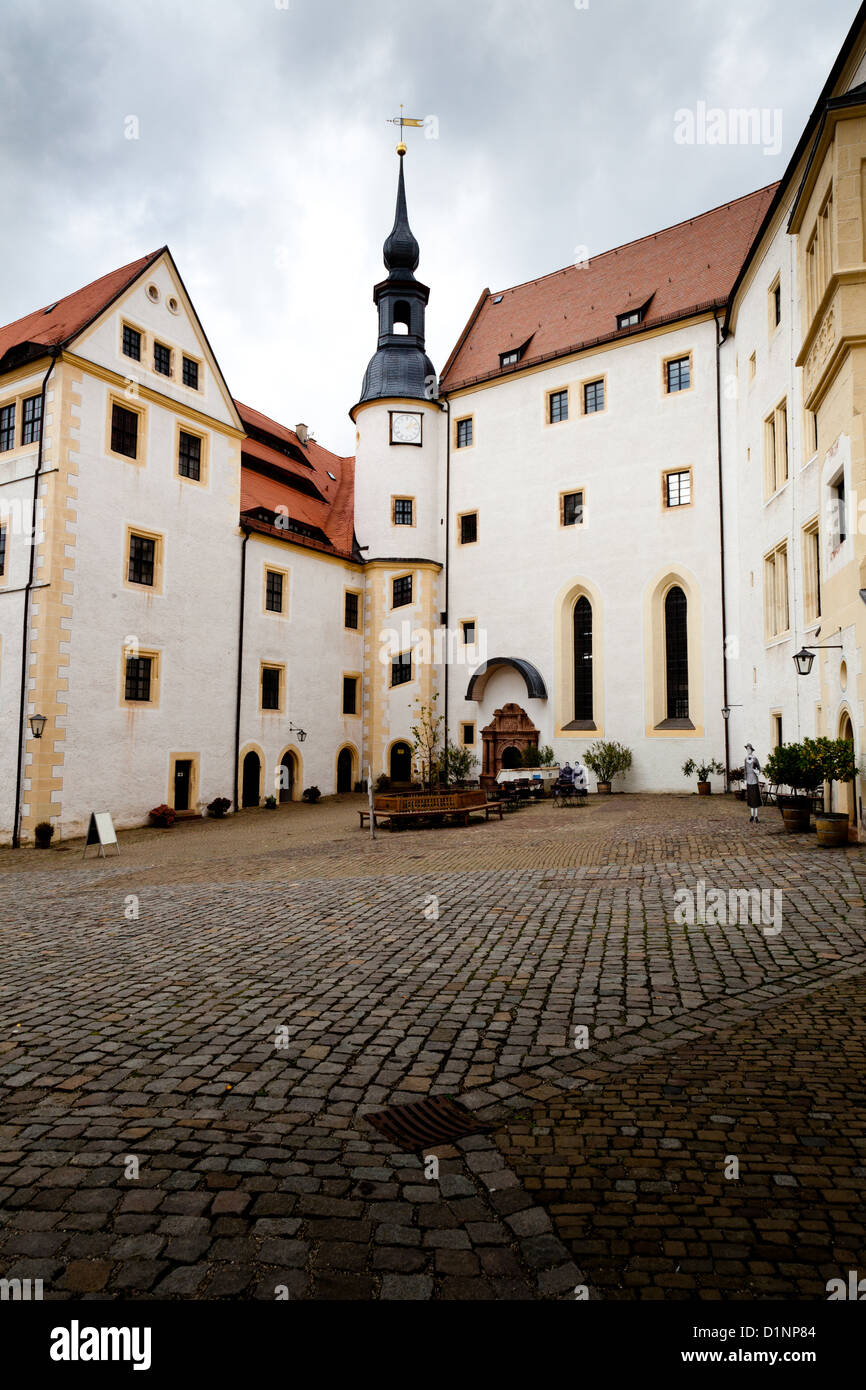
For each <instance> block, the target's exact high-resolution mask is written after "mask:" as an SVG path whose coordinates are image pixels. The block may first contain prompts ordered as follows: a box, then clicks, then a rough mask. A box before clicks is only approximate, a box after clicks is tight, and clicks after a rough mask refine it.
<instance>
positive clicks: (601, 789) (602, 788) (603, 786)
mask: <svg viewBox="0 0 866 1390" xmlns="http://www.w3.org/2000/svg"><path fill="white" fill-rule="evenodd" d="M596 791H597V792H598V794H599V796H610V782H599V784H598V786H597V787H596Z"/></svg>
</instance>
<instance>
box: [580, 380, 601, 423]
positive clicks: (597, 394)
mask: <svg viewBox="0 0 866 1390" xmlns="http://www.w3.org/2000/svg"><path fill="white" fill-rule="evenodd" d="M600 410H604V381H603V380H602V381H588V382H586V384H585V386H584V388H583V413H584V415H595V414H596V413H597V412H598V411H600Z"/></svg>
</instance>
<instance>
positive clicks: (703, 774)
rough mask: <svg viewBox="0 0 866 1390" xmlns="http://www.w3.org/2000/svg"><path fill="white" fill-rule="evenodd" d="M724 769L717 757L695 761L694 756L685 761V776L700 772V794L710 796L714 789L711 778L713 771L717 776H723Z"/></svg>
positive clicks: (692, 775)
mask: <svg viewBox="0 0 866 1390" xmlns="http://www.w3.org/2000/svg"><path fill="white" fill-rule="evenodd" d="M724 770H725V769H724V767H723V766H722V764H721V763H720V762H717V761H716V759H715V758H707V759H705V760H704V761H703V762H701V761H700V759H699V760H698V761H697V762H695V760H694V758H688V759H687V760H686V762H684V763H683V776H684V777H694V775H695V773H697V774H698V796H709V795H710V793H711V792H712V790H713V786H712V783H711V782H710V778H711V777H712V775H713V773H715V775H716V776H717V777H721V776H722V774H723V772H724Z"/></svg>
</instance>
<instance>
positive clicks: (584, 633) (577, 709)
mask: <svg viewBox="0 0 866 1390" xmlns="http://www.w3.org/2000/svg"><path fill="white" fill-rule="evenodd" d="M574 718H575V719H580V720H587V721H591V720H592V718H593V712H592V604H591V603H590V601H589V599H588V598H585V597H584V596H581V597H580V598H579V599H578V600H577V603H576V604H575V605H574Z"/></svg>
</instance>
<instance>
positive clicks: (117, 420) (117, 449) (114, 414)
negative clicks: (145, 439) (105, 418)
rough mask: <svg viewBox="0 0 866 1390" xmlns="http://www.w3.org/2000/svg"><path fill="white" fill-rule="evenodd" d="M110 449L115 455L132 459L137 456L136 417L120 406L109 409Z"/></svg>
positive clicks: (132, 411)
mask: <svg viewBox="0 0 866 1390" xmlns="http://www.w3.org/2000/svg"><path fill="white" fill-rule="evenodd" d="M111 448H112V450H113V452H114V453H115V454H125V455H126V457H127V458H131V459H134V458H136V457H137V454H138V416H137V414H136V413H135V411H134V410H126V409H125V408H124V407H123V406H122V405H117V404H113V405H112V407H111Z"/></svg>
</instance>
